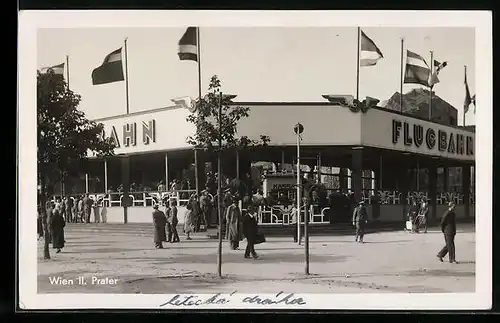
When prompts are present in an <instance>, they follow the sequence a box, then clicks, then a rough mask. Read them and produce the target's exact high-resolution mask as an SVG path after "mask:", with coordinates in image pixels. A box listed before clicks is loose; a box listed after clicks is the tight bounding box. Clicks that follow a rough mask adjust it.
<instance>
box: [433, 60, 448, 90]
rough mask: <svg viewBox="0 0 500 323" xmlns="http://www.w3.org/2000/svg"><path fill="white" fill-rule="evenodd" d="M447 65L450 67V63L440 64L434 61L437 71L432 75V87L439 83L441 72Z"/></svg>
mask: <svg viewBox="0 0 500 323" xmlns="http://www.w3.org/2000/svg"><path fill="white" fill-rule="evenodd" d="M446 65H448V62H442V63H440V62H438V61H436V60H434V68H435V71H434V73H432V76H431V79H430V80H429V86H430V87H433V86H434V85H435V84H437V83H439V78H438V75H439V72H441V70H442V69H443V68H445V67H446Z"/></svg>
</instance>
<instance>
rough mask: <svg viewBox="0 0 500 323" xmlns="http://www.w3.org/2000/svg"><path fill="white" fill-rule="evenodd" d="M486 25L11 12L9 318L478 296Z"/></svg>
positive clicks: (398, 17) (481, 282)
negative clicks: (13, 126)
mask: <svg viewBox="0 0 500 323" xmlns="http://www.w3.org/2000/svg"><path fill="white" fill-rule="evenodd" d="M491 18H492V16H491V13H489V12H480V11H476V12H453V11H449V12H439V11H418V12H410V11H402V12H384V11H377V12H370V11H359V12H356V11H349V12H342V11H322V12H321V11H316V12H300V11H292V12H285V11H268V12H259V11H252V12H245V11H239V12H238V11H226V12H225V11H207V12H201V11H175V12H174V11H140V12H139V11H137V12H134V11H114V12H110V11H106V12H105V11H86V12H83V11H82V12H78V11H72V12H66V11H46V12H30V11H25V12H21V13H20V16H19V22H20V27H19V83H18V84H19V101H18V116H19V118H18V122H19V123H18V129H19V132H18V159H19V171H18V178H19V186H18V193H19V195H18V196H19V201H18V204H19V208H18V209H19V213H18V241H19V243H18V259H19V263H18V268H19V276H18V284H19V306H20V308H21V309H84V308H89V309H96V308H102V309H106V308H115V309H116V308H130V309H133V308H143V309H150V308H151V309H164V310H169V309H174V310H179V309H193V310H196V309H212V310H213V309H260V310H269V309H271V310H272V309H289V310H295V309H429V310H432V309H441V310H459V309H488V308H490V306H491V285H492V283H491V256H492V255H491V253H492V251H491V250H492V247H491V223H492V219H491V218H492V200H491V190H492V186H491V174H492V157H491V156H492V102H493V100H492V56H493V55H492V19H491ZM476 97H477V101H476ZM479 138H481V140H479Z"/></svg>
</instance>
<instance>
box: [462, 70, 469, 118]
mask: <svg viewBox="0 0 500 323" xmlns="http://www.w3.org/2000/svg"><path fill="white" fill-rule="evenodd" d="M464 80H467V65H464ZM465 86H466V88H465V91H466V93H465V95H467V86H468V84H467V82H465ZM466 113H467V110H466V107H465V104H464V114H463V123H462V125H463V126H464V127H465V114H466Z"/></svg>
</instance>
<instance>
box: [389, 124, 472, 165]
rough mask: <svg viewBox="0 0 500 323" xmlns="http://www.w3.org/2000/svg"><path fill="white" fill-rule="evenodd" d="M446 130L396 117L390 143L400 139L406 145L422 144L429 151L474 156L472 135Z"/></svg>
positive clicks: (417, 145) (396, 142) (416, 145)
mask: <svg viewBox="0 0 500 323" xmlns="http://www.w3.org/2000/svg"><path fill="white" fill-rule="evenodd" d="M452 129H453V128H450V130H448V131H446V130H443V129H437V128H434V127H432V126H427V127H424V126H423V125H421V124H418V123H410V122H407V121H401V120H398V119H393V120H392V143H393V144H398V143H399V142H400V141H401V140H402V142H403V144H404V145H405V146H407V147H412V146H414V147H416V148H420V147H422V146H423V145H425V146H426V147H427V149H429V150H430V151H432V150H436V151H439V152H447V153H449V154H455V155H466V156H474V137H473V136H469V135H464V134H462V133H458V132H455V131H453V130H452Z"/></svg>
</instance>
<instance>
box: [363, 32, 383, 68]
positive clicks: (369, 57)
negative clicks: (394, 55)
mask: <svg viewBox="0 0 500 323" xmlns="http://www.w3.org/2000/svg"><path fill="white" fill-rule="evenodd" d="M381 58H384V55H382V52H381V51H380V49H378V47H377V45H375V43H374V42H373V40H371V39H370V38H369V37H368V36H366V34H365V33H364V32H363V31H362V30H361V53H360V60H359V64H360V66H373V65H376V64H377V62H378V60H379V59H381Z"/></svg>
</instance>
